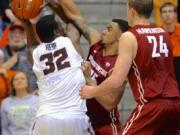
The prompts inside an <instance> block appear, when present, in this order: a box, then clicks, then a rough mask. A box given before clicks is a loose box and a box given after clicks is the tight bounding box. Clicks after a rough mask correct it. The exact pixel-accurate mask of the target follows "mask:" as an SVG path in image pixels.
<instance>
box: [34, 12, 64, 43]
mask: <svg viewBox="0 0 180 135" xmlns="http://www.w3.org/2000/svg"><path fill="white" fill-rule="evenodd" d="M60 26H61V24H60V23H59V24H58V23H57V21H56V20H55V16H54V15H46V16H44V17H42V18H41V19H40V20H39V21H38V22H37V24H36V32H37V34H38V36H39V38H40V40H41V41H42V42H51V41H53V40H54V39H55V33H54V31H55V30H57V29H58V28H59V27H60Z"/></svg>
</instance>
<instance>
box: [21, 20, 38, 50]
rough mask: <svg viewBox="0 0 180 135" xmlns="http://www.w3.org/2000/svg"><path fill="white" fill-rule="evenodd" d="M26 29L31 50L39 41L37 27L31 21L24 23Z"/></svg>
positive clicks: (28, 45)
mask: <svg viewBox="0 0 180 135" xmlns="http://www.w3.org/2000/svg"><path fill="white" fill-rule="evenodd" d="M23 24H24V27H25V29H26V35H27V47H28V48H29V49H30V50H31V48H35V47H36V46H37V45H38V44H39V41H38V40H37V35H36V34H35V32H34V31H35V25H32V24H31V23H30V22H29V21H28V22H25V23H23Z"/></svg>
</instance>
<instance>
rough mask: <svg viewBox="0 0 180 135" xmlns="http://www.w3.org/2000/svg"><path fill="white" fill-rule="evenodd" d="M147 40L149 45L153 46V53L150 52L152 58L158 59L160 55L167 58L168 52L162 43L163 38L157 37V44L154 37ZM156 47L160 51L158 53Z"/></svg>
mask: <svg viewBox="0 0 180 135" xmlns="http://www.w3.org/2000/svg"><path fill="white" fill-rule="evenodd" d="M147 39H148V41H149V43H151V44H153V52H152V57H153V58H157V57H160V56H161V54H163V53H164V54H165V57H168V53H169V50H168V48H167V44H166V43H163V36H159V44H158V40H157V38H156V37H155V36H147ZM158 45H159V48H160V50H159V51H158Z"/></svg>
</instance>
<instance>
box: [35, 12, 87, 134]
mask: <svg viewBox="0 0 180 135" xmlns="http://www.w3.org/2000/svg"><path fill="white" fill-rule="evenodd" d="M36 32H37V35H38V37H39V38H40V40H41V41H42V43H41V44H40V45H38V46H37V47H36V48H35V49H34V51H33V61H34V66H33V70H34V72H35V74H36V76H37V79H38V81H37V83H38V87H39V110H38V112H37V120H36V122H35V125H34V128H33V130H32V135H90V134H89V132H88V128H89V124H88V117H87V116H86V103H85V100H81V99H80V96H79V89H80V87H81V86H82V85H83V84H85V79H84V76H83V73H82V71H81V69H80V66H81V62H82V58H81V56H80V55H79V54H78V53H77V51H76V50H75V49H74V47H73V45H72V42H71V40H70V39H69V38H68V37H64V36H63V32H62V27H61V25H60V24H58V23H57V22H56V21H55V19H54V16H53V15H47V16H44V17H42V18H41V19H40V20H39V21H38V22H37V24H36Z"/></svg>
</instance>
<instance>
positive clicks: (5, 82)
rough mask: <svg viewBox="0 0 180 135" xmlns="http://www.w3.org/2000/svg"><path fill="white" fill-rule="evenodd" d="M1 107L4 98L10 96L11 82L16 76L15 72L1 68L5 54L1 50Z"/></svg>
mask: <svg viewBox="0 0 180 135" xmlns="http://www.w3.org/2000/svg"><path fill="white" fill-rule="evenodd" d="M0 58H1V59H0V84H1V85H0V105H1V102H2V100H3V99H4V98H6V97H8V96H9V95H10V84H11V83H10V82H11V80H12V77H13V75H14V71H12V70H6V69H4V68H2V67H1V64H2V63H3V62H4V56H3V52H2V51H1V50H0Z"/></svg>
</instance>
